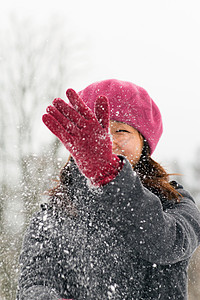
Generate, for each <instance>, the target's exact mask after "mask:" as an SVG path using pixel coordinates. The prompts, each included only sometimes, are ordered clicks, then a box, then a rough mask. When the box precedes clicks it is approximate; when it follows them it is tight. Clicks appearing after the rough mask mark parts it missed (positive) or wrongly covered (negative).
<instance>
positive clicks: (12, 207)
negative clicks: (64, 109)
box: [0, 17, 86, 300]
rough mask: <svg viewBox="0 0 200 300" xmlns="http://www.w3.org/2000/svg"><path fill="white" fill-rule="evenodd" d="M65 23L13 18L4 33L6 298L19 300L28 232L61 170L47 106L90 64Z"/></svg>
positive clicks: (0, 80)
mask: <svg viewBox="0 0 200 300" xmlns="http://www.w3.org/2000/svg"><path fill="white" fill-rule="evenodd" d="M58 20H59V21H58ZM32 21H33V20H32ZM63 23H64V22H63V21H61V20H60V18H53V21H50V22H49V24H48V25H47V26H43V27H41V26H39V24H37V23H35V22H31V21H30V20H28V21H27V20H24V21H20V22H19V21H18V20H17V19H16V18H15V17H12V19H11V21H10V24H9V27H8V28H7V29H6V30H5V31H3V32H2V33H1V35H0V43H1V50H0V51H1V53H0V68H1V77H0V106H1V109H0V134H1V136H0V169H1V174H0V186H1V190H0V196H1V201H0V218H1V219H0V230H1V232H0V243H1V250H0V266H1V271H0V299H2V300H3V299H6V300H13V299H15V293H16V285H17V278H18V257H19V252H20V249H21V242H22V237H23V233H24V230H25V228H26V226H27V224H28V223H29V220H30V217H31V215H32V214H33V212H34V211H35V210H36V209H38V204H39V203H40V201H41V200H42V199H43V196H42V193H43V192H44V190H45V189H48V188H50V187H51V186H52V180H51V179H50V178H52V176H53V174H58V169H60V168H61V163H62V162H61V161H60V159H59V156H60V152H59V151H60V142H59V141H58V140H57V139H55V138H54V137H53V136H52V138H51V139H49V140H47V141H45V138H44V137H42V138H41V137H40V131H41V128H40V126H39V125H38V123H41V114H42V112H40V109H41V106H42V104H44V107H46V105H45V103H48V104H49V103H50V101H51V100H52V99H53V98H54V97H55V96H60V95H61V94H62V93H63V91H65V89H66V87H67V82H68V78H69V76H72V75H73V72H75V73H77V72H78V73H80V72H81V71H83V68H84V64H83V63H82V62H81V61H86V59H85V57H82V53H81V51H82V52H84V45H83V44H80V43H77V42H76V41H74V39H72V38H70V34H69V33H68V35H66V27H65V26H64V24H63ZM8 37H9V38H8ZM83 54H84V53H83ZM38 121H39V122H38ZM44 144H45V151H44V150H43V149H44ZM44 152H45V154H44ZM34 153H37V154H34ZM65 159H67V153H66V154H65ZM63 164H64V163H63Z"/></svg>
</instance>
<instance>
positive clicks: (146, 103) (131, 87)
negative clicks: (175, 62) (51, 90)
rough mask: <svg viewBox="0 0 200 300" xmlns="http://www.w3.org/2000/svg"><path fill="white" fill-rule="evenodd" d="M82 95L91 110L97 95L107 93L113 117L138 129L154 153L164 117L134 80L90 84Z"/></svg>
mask: <svg viewBox="0 0 200 300" xmlns="http://www.w3.org/2000/svg"><path fill="white" fill-rule="evenodd" d="M79 95H80V97H81V98H82V99H83V100H84V102H85V103H86V104H87V105H88V106H89V107H90V108H91V109H92V111H94V103H95V101H96V99H97V97H98V96H100V95H104V96H106V97H107V98H108V100H109V103H110V120H113V121H119V122H123V123H126V124H128V125H130V126H132V127H134V128H135V129H137V130H138V131H139V132H140V133H141V134H142V135H143V136H144V138H145V139H146V140H147V142H148V144H149V147H150V153H151V154H152V153H153V151H154V150H155V148H156V145H157V143H158V141H159V139H160V137H161V134H162V131H163V126H162V117H161V114H160V111H159V109H158V107H157V105H156V104H155V103H154V101H153V100H152V99H151V98H150V96H149V95H148V93H147V92H146V91H145V90H144V89H143V88H141V87H139V86H137V85H135V84H134V83H131V82H127V81H120V80H116V79H109V80H103V81H99V82H95V83H93V84H91V85H89V86H88V87H86V88H85V89H84V90H82V91H80V92H79Z"/></svg>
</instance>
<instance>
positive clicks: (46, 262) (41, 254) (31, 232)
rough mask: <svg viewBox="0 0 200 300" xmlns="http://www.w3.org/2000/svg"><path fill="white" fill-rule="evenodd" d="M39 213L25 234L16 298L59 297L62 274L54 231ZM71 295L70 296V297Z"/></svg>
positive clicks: (50, 298) (30, 299)
mask: <svg viewBox="0 0 200 300" xmlns="http://www.w3.org/2000/svg"><path fill="white" fill-rule="evenodd" d="M42 213H43V212H40V213H38V214H37V215H36V216H35V217H34V218H33V219H32V221H31V224H30V226H29V228H28V230H27V232H26V234H25V237H24V242H23V247H22V252H21V256H20V266H21V275H20V279H19V286H18V293H17V300H35V299H37V300H44V299H48V300H58V299H61V298H62V296H63V295H60V294H59V292H58V291H59V290H60V289H59V285H60V286H61V284H62V283H61V277H62V276H61V274H59V273H58V269H57V268H58V267H57V266H58V254H57V251H56V245H55V243H54V239H53V238H52V231H53V230H56V228H54V229H53V230H52V228H50V227H51V226H49V227H48V226H45V224H44V221H43V218H46V216H45V215H42ZM69 298H70V297H69Z"/></svg>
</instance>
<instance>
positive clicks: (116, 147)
mask: <svg viewBox="0 0 200 300" xmlns="http://www.w3.org/2000/svg"><path fill="white" fill-rule="evenodd" d="M118 148H119V146H118V144H117V140H116V139H115V138H114V137H113V140H112V150H113V151H114V150H116V149H118Z"/></svg>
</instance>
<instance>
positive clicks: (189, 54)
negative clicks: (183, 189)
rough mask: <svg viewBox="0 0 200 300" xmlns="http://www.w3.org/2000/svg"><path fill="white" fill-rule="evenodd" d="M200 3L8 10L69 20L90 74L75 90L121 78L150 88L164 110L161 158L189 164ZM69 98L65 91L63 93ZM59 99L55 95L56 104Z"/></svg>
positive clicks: (197, 126) (74, 82) (159, 0)
mask: <svg viewBox="0 0 200 300" xmlns="http://www.w3.org/2000/svg"><path fill="white" fill-rule="evenodd" d="M199 3H200V2H199V0H196V1H194V0H190V1H184V0H165V1H163V0H138V1H135V0H123V1H118V0H100V1H95V0H79V1H78V0H65V1H64V0H63V1H61V0H57V1H52V2H51V1H42V0H40V1H38V0H34V1H10V0H6V1H3V3H1V10H0V20H1V21H0V25H1V27H3V26H4V25H5V24H6V22H7V20H8V17H9V15H10V12H12V13H13V14H16V15H17V16H18V17H19V18H23V17H24V16H26V17H27V16H30V18H32V19H35V20H37V22H38V24H39V23H41V22H43V23H45V22H48V20H49V17H52V18H55V17H57V18H59V16H60V17H62V18H63V17H64V18H66V30H68V31H71V34H72V35H73V36H74V37H75V38H77V39H79V38H82V39H84V43H85V44H86V45H87V51H88V56H89V57H90V67H89V69H88V70H87V71H86V72H85V74H81V76H79V77H78V78H77V79H76V78H72V79H71V81H70V80H69V86H66V89H67V88H69V87H72V88H74V89H75V90H77V91H78V90H80V89H82V88H84V87H85V86H87V85H88V84H90V83H92V82H94V81H97V80H102V79H108V78H117V79H121V80H127V81H132V82H134V83H135V84H137V85H140V86H142V87H144V88H145V89H146V90H147V91H148V93H149V94H150V96H151V97H152V98H153V99H154V101H155V102H156V103H157V105H158V106H159V108H160V110H161V113H162V116H163V122H164V133H163V136H162V138H161V140H160V142H159V145H158V147H157V150H156V151H155V153H154V155H153V156H154V158H155V159H157V160H158V161H160V162H163V161H164V160H171V159H176V158H179V159H180V160H182V161H186V162H187V161H189V160H191V159H192V158H193V157H194V154H195V151H196V148H197V147H198V146H199V147H200V133H199V130H200V84H199V83H200V18H199V16H200V4H199ZM63 94H64V91H63ZM57 96H59V95H55V97H57Z"/></svg>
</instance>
